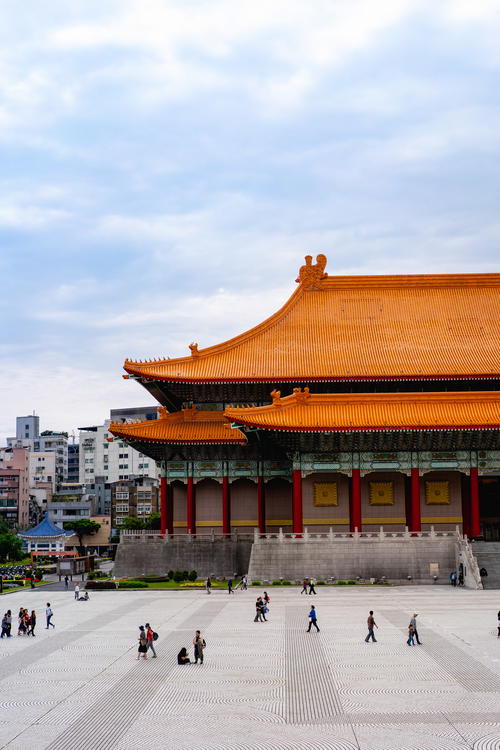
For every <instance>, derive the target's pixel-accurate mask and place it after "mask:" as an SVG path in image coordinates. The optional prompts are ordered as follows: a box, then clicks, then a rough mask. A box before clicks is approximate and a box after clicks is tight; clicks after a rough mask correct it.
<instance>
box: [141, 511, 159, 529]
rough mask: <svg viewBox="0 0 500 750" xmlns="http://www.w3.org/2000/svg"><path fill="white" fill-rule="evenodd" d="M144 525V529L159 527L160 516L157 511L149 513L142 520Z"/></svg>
mask: <svg viewBox="0 0 500 750" xmlns="http://www.w3.org/2000/svg"><path fill="white" fill-rule="evenodd" d="M144 527H145V528H146V529H151V530H153V529H154V530H156V531H159V530H160V528H161V516H160V514H159V513H151V515H149V516H148V517H147V518H146V520H145V521H144Z"/></svg>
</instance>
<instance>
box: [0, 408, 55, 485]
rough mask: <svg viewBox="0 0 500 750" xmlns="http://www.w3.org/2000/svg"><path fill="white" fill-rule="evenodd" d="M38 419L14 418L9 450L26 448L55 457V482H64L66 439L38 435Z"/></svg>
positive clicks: (31, 416) (8, 442)
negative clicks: (14, 431)
mask: <svg viewBox="0 0 500 750" xmlns="http://www.w3.org/2000/svg"><path fill="white" fill-rule="evenodd" d="M39 430H40V421H39V417H36V416H33V415H29V416H27V417H17V418H16V437H9V438H7V445H8V446H9V447H10V448H28V450H29V451H30V452H31V453H41V454H42V453H43V454H44V453H53V454H54V455H55V460H56V463H55V482H56V484H57V483H59V482H64V481H65V480H66V479H67V476H68V438H67V436H66V435H64V434H62V433H57V432H53V433H49V434H46V435H40V432H39Z"/></svg>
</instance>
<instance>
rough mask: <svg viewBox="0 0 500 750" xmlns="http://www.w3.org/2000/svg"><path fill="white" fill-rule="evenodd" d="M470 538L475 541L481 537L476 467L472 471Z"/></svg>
mask: <svg viewBox="0 0 500 750" xmlns="http://www.w3.org/2000/svg"><path fill="white" fill-rule="evenodd" d="M469 481H470V515H469V519H470V520H469V523H470V536H471V538H472V539H474V538H475V537H477V536H480V535H481V517H480V512H479V475H478V471H477V467H476V466H472V467H471V470H470V480H469Z"/></svg>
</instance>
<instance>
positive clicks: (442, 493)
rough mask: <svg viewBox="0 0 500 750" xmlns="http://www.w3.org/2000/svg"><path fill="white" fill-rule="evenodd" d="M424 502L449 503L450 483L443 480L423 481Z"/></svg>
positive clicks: (432, 503) (427, 503) (429, 503)
mask: <svg viewBox="0 0 500 750" xmlns="http://www.w3.org/2000/svg"><path fill="white" fill-rule="evenodd" d="M425 504H426V505H449V504H450V483H449V482H448V480H445V481H440V482H436V481H432V482H430V481H428V482H426V483H425Z"/></svg>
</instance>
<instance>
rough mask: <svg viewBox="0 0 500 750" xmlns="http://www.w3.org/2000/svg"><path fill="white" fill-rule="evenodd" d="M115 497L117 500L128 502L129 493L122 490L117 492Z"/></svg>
mask: <svg viewBox="0 0 500 750" xmlns="http://www.w3.org/2000/svg"><path fill="white" fill-rule="evenodd" d="M115 497H116V499H117V500H128V499H129V493H128V492H125V491H123V490H122V491H121V492H117V493H116V495H115Z"/></svg>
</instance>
